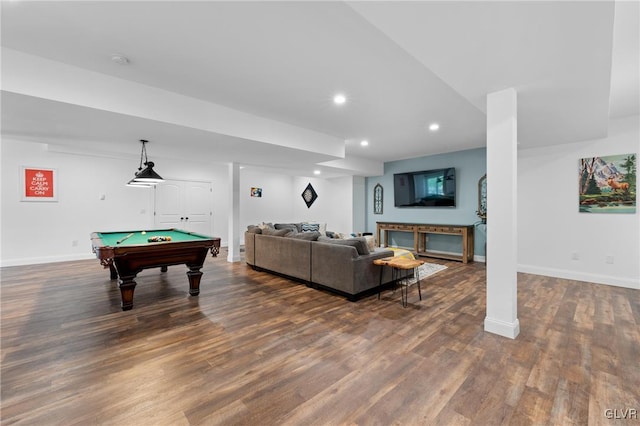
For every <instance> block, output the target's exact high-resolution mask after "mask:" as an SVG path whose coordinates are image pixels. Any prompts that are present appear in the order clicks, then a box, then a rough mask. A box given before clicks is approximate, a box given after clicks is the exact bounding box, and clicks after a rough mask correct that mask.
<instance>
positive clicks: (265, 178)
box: [240, 168, 302, 242]
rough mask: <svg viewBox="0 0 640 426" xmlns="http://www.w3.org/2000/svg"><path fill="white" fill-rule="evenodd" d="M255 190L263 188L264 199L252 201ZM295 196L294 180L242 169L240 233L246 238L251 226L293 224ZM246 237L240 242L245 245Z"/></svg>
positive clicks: (283, 176) (274, 174)
mask: <svg viewBox="0 0 640 426" xmlns="http://www.w3.org/2000/svg"><path fill="white" fill-rule="evenodd" d="M252 187H256V188H262V197H252V196H251V188H252ZM293 192H294V191H293V177H291V176H286V175H281V174H276V173H265V172H262V171H254V170H251V169H247V168H244V169H241V170H240V233H241V234H244V230H245V229H246V228H247V226H248V225H257V224H259V223H262V222H271V223H286V222H293V221H294V220H295V218H294V215H293V198H294V196H293ZM301 192H302V191H301ZM300 201H302V199H300ZM243 237H244V235H242V236H241V238H240V241H241V242H242V241H243Z"/></svg>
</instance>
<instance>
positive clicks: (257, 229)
mask: <svg viewBox="0 0 640 426" xmlns="http://www.w3.org/2000/svg"><path fill="white" fill-rule="evenodd" d="M247 232H250V233H252V234H262V229H260V227H258V226H255V225H249V226H247Z"/></svg>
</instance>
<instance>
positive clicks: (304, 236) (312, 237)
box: [286, 231, 320, 241]
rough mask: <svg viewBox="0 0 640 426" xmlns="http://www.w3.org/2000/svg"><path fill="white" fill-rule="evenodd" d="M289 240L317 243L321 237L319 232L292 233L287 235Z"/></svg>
mask: <svg viewBox="0 0 640 426" xmlns="http://www.w3.org/2000/svg"><path fill="white" fill-rule="evenodd" d="M286 237H287V238H297V239H298V240H305V241H316V240H317V239H318V237H320V233H319V232H318V231H312V232H292V233H290V234H288V235H286Z"/></svg>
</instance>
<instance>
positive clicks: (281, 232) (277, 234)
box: [262, 228, 291, 237]
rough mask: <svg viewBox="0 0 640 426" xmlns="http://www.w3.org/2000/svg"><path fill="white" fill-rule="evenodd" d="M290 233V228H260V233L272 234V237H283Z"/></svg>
mask: <svg viewBox="0 0 640 426" xmlns="http://www.w3.org/2000/svg"><path fill="white" fill-rule="evenodd" d="M290 233H291V229H275V228H273V229H272V228H264V229H263V230H262V235H272V236H274V237H284V236H285V235H288V234H290Z"/></svg>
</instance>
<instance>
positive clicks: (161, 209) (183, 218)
mask: <svg viewBox="0 0 640 426" xmlns="http://www.w3.org/2000/svg"><path fill="white" fill-rule="evenodd" d="M212 207H213V200H212V189H211V183H210V182H192V181H170V180H165V181H164V182H163V183H160V184H158V185H156V189H155V213H154V224H155V227H156V228H177V229H183V230H185V231H191V232H197V233H199V234H204V235H211V231H212V229H213V225H212V224H213V216H212V212H213V209H212Z"/></svg>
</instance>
